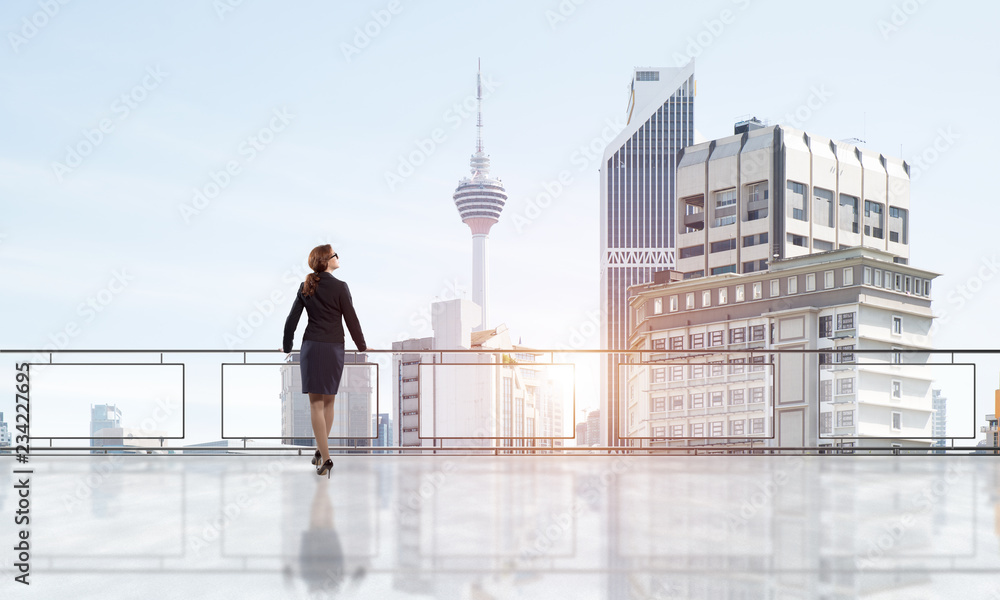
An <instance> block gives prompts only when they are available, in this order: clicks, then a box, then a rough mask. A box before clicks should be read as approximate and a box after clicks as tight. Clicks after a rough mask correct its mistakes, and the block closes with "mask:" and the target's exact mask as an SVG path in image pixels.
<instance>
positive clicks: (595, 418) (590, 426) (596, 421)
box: [587, 410, 604, 446]
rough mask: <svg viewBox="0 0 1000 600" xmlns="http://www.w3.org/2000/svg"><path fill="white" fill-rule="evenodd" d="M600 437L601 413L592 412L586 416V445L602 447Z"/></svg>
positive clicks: (597, 411)
mask: <svg viewBox="0 0 1000 600" xmlns="http://www.w3.org/2000/svg"><path fill="white" fill-rule="evenodd" d="M602 442H603V438H602V437H601V411H600V410H592V411H590V414H589V415H587V445H588V446H603V445H604V444H603V443H602Z"/></svg>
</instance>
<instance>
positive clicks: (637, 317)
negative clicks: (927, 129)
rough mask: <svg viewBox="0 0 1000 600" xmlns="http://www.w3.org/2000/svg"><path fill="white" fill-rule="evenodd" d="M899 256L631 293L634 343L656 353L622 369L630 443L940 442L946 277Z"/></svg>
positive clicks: (800, 262) (835, 259)
mask: <svg viewBox="0 0 1000 600" xmlns="http://www.w3.org/2000/svg"><path fill="white" fill-rule="evenodd" d="M894 258H895V256H894V255H892V254H889V253H887V252H884V251H881V250H874V249H870V248H847V249H844V250H836V251H830V252H825V253H822V254H813V255H805V256H800V257H797V258H790V259H784V260H779V261H774V262H772V263H771V264H770V266H769V270H768V271H767V272H753V273H748V274H743V275H740V274H734V273H728V274H723V275H716V276H707V277H703V278H696V279H687V280H680V281H678V280H676V278H674V279H673V280H672V279H671V278H670V277H668V276H667V275H668V274H663V275H660V276H659V277H658V279H659V280H660V282H654V283H652V284H646V285H643V286H637V287H636V288H633V293H634V297H633V298H632V300H631V303H630V309H631V311H630V316H631V319H632V320H631V327H630V332H631V333H630V337H629V342H630V346H631V348H632V349H633V350H644V351H649V353H648V354H644V355H643V356H644V359H643V360H639V357H638V356H637V355H632V358H631V359H630V360H631V361H632V362H630V363H629V364H628V365H627V366H623V370H624V371H627V372H626V374H625V393H624V395H625V397H626V399H627V402H626V410H627V412H626V415H627V421H626V425H627V428H628V432H629V436H630V437H632V438H634V439H632V440H630V441H631V442H632V443H633V444H638V443H639V439H640V438H641V439H642V440H643V441H642V443H644V444H652V445H693V444H708V443H718V444H727V443H740V444H745V443H747V442H748V441H751V440H752V441H753V442H754V443H755V444H759V445H762V446H783V447H802V446H841V447H855V446H879V445H881V446H885V445H888V444H893V445H899V446H900V447H927V446H929V444H930V441H931V439H930V438H931V437H932V429H931V416H932V414H933V408H932V404H931V384H932V378H931V377H929V374H928V369H929V367H928V366H927V362H928V353H927V351H928V350H930V347H931V346H930V337H929V332H930V327H931V322H932V319H933V317H932V315H931V299H930V290H931V282H932V280H933V279H934V278H935V277H936V276H937V275H936V274H935V273H931V272H928V271H923V270H919V269H915V268H913V267H911V266H908V265H903V264H899V263H896V262H893V259H894ZM667 350H671V351H674V352H669V353H668V352H666V351H667ZM775 350H783V351H787V352H781V353H779V352H774V351H775ZM803 350H805V351H824V350H825V351H826V352H801V353H800V352H797V351H803ZM857 350H870V351H878V352H865V353H860V352H856V351H857ZM657 351H661V352H657ZM677 351H683V352H677Z"/></svg>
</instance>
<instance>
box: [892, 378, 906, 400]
mask: <svg viewBox="0 0 1000 600" xmlns="http://www.w3.org/2000/svg"><path fill="white" fill-rule="evenodd" d="M891 390H892V399H893V400H900V399H901V398H902V397H903V382H901V381H899V380H898V379H893V380H892V387H891Z"/></svg>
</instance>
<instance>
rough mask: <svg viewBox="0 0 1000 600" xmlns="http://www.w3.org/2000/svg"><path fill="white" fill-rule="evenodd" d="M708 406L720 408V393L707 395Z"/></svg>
mask: <svg viewBox="0 0 1000 600" xmlns="http://www.w3.org/2000/svg"><path fill="white" fill-rule="evenodd" d="M708 405H709V406H722V392H710V393H709V394H708Z"/></svg>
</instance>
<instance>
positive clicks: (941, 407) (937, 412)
mask: <svg viewBox="0 0 1000 600" xmlns="http://www.w3.org/2000/svg"><path fill="white" fill-rule="evenodd" d="M931 404H932V406H933V408H934V418H933V421H932V422H931V430H932V433H933V435H934V443H933V444H932V445H933V446H936V447H941V448H943V447H945V446H947V445H948V440H947V439H946V438H947V437H948V399H947V398H945V397H944V396H942V395H941V390H933V391H932V394H931Z"/></svg>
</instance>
